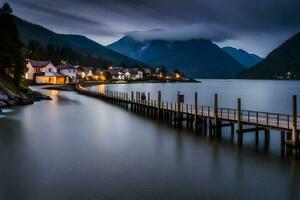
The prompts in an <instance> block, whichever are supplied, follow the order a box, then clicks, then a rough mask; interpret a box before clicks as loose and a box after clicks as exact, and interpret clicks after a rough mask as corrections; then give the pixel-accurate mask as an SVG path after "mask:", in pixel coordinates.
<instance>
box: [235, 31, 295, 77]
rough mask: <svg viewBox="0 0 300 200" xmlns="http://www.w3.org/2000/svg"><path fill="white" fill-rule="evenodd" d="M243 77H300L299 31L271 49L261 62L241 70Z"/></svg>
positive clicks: (240, 75)
mask: <svg viewBox="0 0 300 200" xmlns="http://www.w3.org/2000/svg"><path fill="white" fill-rule="evenodd" d="M237 78H243V79H246V78H247V79H298V80H299V79H300V32H299V33H297V34H296V35H294V36H293V37H292V38H290V39H288V40H287V41H285V42H284V43H283V44H282V45H280V46H279V47H278V48H276V49H275V50H273V51H272V52H271V53H270V54H269V55H268V56H267V57H266V59H264V60H263V61H262V62H260V63H258V64H257V65H255V66H253V67H251V68H250V69H247V70H245V71H243V72H241V73H240V74H239V75H238V76H237Z"/></svg>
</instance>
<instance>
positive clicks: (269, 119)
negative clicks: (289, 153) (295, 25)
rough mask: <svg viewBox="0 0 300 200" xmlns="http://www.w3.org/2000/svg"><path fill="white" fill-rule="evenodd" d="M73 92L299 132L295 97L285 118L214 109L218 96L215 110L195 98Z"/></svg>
mask: <svg viewBox="0 0 300 200" xmlns="http://www.w3.org/2000/svg"><path fill="white" fill-rule="evenodd" d="M76 89H77V90H78V91H80V92H82V93H85V94H88V95H92V96H96V97H102V98H110V99H114V100H117V101H122V102H124V103H127V104H136V105H141V106H144V107H149V108H154V109H159V110H164V111H170V112H179V113H181V114H187V115H191V116H193V115H194V116H195V117H199V118H201V117H205V118H212V119H219V120H225V121H231V122H234V123H243V124H249V125H254V126H261V127H267V128H273V129H278V130H286V131H293V129H295V130H294V131H296V132H297V131H298V130H300V117H299V116H297V107H296V98H295V96H294V98H293V115H286V114H279V113H271V112H260V111H250V110H242V109H239V108H237V109H233V108H220V107H218V105H217V96H215V106H205V105H198V103H197V98H195V105H196V106H195V105H190V104H183V103H182V102H179V101H177V102H167V101H162V100H161V98H159V99H150V94H149V93H148V95H147V97H146V95H145V94H143V95H144V96H143V98H142V97H141V93H140V92H136V93H134V92H131V93H125V92H116V91H105V92H98V91H90V90H87V89H86V88H84V87H82V86H81V85H79V84H78V85H77V86H76ZM195 97H197V96H195ZM178 104H179V106H178ZM295 115H296V116H295Z"/></svg>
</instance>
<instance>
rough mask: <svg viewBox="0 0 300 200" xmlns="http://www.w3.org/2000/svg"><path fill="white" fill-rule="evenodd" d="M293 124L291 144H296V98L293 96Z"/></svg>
mask: <svg viewBox="0 0 300 200" xmlns="http://www.w3.org/2000/svg"><path fill="white" fill-rule="evenodd" d="M292 117H293V119H292V120H293V123H292V126H293V127H292V143H293V144H296V142H297V96H296V95H294V96H293V115H292Z"/></svg>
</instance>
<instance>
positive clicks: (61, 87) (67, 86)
mask: <svg viewBox="0 0 300 200" xmlns="http://www.w3.org/2000/svg"><path fill="white" fill-rule="evenodd" d="M135 83H201V81H197V80H187V81H156V80H151V81H83V82H80V84H82V85H83V86H93V85H109V84H135ZM75 85H76V83H71V84H64V85H44V86H45V87H41V88H42V89H45V90H61V91H76V89H75ZM32 86H43V85H32Z"/></svg>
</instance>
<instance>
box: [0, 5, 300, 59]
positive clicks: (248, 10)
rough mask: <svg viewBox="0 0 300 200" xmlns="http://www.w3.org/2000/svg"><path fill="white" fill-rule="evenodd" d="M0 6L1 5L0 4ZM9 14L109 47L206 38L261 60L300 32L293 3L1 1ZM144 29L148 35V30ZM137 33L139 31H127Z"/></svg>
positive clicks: (298, 12)
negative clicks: (123, 41) (128, 38)
mask: <svg viewBox="0 0 300 200" xmlns="http://www.w3.org/2000/svg"><path fill="white" fill-rule="evenodd" d="M0 2H1V3H4V2H5V1H3V0H0ZM6 2H8V3H10V4H11V6H12V8H13V9H14V13H15V15H17V16H19V17H21V18H23V19H25V20H27V21H30V22H34V23H37V24H40V25H42V26H45V27H47V28H49V29H50V30H53V31H55V32H57V33H70V34H80V35H85V36H87V37H88V38H90V39H93V40H95V41H97V42H99V43H100V44H103V45H107V44H110V43H112V42H114V41H116V40H118V39H119V38H121V37H122V36H124V35H126V34H128V33H130V34H132V35H134V36H135V37H136V38H138V39H141V40H142V39H170V40H175V39H179V40H186V39H191V38H192V39H196V38H204V39H210V40H212V41H214V42H216V43H217V44H219V45H220V46H233V47H237V48H242V49H245V50H247V51H249V52H252V53H256V54H258V55H260V56H265V55H266V54H267V53H269V51H271V50H272V49H274V48H275V47H277V46H278V45H279V44H280V43H282V42H283V41H284V40H286V39H288V38H289V37H290V36H292V35H293V34H295V33H296V32H299V31H300V1H299V0H223V1H221V0H72V1H71V0H51V1H49V0H7V1H6ZM149 30H150V31H149ZM134 31H142V32H139V33H131V32H134Z"/></svg>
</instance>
